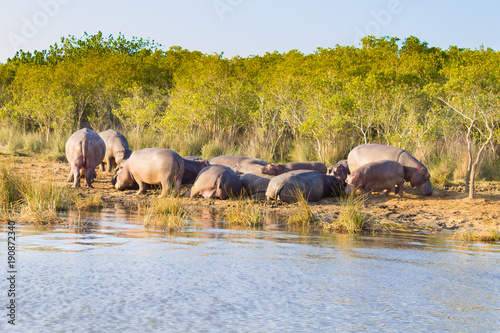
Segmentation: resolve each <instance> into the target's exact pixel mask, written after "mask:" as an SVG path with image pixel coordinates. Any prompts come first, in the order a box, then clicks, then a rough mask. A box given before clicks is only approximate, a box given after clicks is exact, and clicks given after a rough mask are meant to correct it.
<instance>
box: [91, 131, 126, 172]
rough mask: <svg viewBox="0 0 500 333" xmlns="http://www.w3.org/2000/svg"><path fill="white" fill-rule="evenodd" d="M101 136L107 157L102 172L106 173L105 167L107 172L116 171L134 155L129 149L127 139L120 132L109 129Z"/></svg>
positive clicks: (102, 164)
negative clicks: (125, 160)
mask: <svg viewBox="0 0 500 333" xmlns="http://www.w3.org/2000/svg"><path fill="white" fill-rule="evenodd" d="M99 136H100V137H101V138H102V140H103V141H104V143H105V144H106V155H105V156H104V161H102V163H101V171H104V165H105V164H106V166H107V170H106V171H107V172H111V170H115V169H116V167H117V166H118V165H119V164H120V163H121V162H122V161H123V160H124V159H127V158H129V156H130V154H131V153H132V152H131V151H130V149H129V148H128V141H127V139H126V138H125V137H124V136H123V135H122V134H121V133H119V132H117V131H115V130H112V129H109V130H107V131H104V132H100V133H99Z"/></svg>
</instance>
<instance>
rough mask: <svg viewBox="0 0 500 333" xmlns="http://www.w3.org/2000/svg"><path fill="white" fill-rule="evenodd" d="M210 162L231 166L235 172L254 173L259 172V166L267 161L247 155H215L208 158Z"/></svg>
mask: <svg viewBox="0 0 500 333" xmlns="http://www.w3.org/2000/svg"><path fill="white" fill-rule="evenodd" d="M208 161H209V162H210V164H219V165H224V166H227V167H229V168H231V169H232V170H233V171H234V172H236V173H237V174H245V173H256V172H259V170H260V167H262V166H264V165H267V164H268V163H267V162H266V161H263V160H259V159H258V158H253V157H247V156H231V155H224V156H217V157H213V158H211V159H209V160H208Z"/></svg>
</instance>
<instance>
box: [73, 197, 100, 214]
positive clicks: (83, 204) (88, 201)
mask: <svg viewBox="0 0 500 333" xmlns="http://www.w3.org/2000/svg"><path fill="white" fill-rule="evenodd" d="M73 201H74V206H75V207H76V209H78V211H82V210H92V209H100V208H102V206H103V205H104V201H103V200H102V197H101V196H100V195H88V196H83V195H76V197H75V198H74V200H73Z"/></svg>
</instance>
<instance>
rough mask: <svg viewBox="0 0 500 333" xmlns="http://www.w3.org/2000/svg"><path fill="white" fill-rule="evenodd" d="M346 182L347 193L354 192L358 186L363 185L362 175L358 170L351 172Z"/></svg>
mask: <svg viewBox="0 0 500 333" xmlns="http://www.w3.org/2000/svg"><path fill="white" fill-rule="evenodd" d="M345 182H346V187H345V192H346V193H353V192H355V191H356V189H357V188H358V187H361V186H363V184H362V178H361V175H360V174H359V173H358V172H354V173H351V174H350V175H349V176H347V178H346V180H345Z"/></svg>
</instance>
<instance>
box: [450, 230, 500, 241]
mask: <svg viewBox="0 0 500 333" xmlns="http://www.w3.org/2000/svg"><path fill="white" fill-rule="evenodd" d="M452 238H453V239H455V240H459V241H462V242H467V243H472V242H484V243H493V242H498V241H499V240H500V233H499V232H498V231H497V230H495V229H493V228H491V229H489V230H488V231H474V230H469V229H461V230H459V231H457V232H456V233H455V234H454V235H453V237H452Z"/></svg>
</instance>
